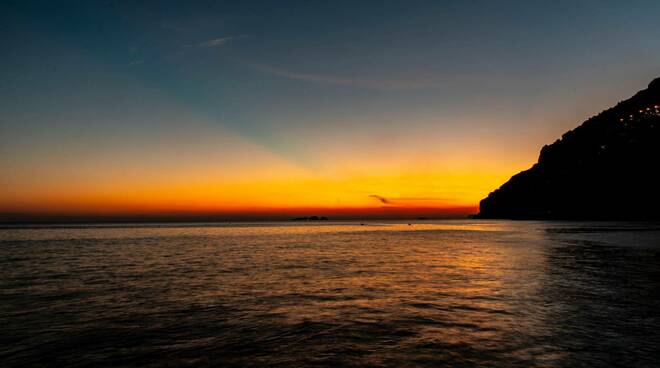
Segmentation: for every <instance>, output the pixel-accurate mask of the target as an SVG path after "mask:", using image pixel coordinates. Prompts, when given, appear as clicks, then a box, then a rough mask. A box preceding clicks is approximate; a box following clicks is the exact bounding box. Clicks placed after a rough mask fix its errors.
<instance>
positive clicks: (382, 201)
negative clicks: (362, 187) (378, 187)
mask: <svg viewBox="0 0 660 368" xmlns="http://www.w3.org/2000/svg"><path fill="white" fill-rule="evenodd" d="M369 197H371V198H376V199H377V200H379V201H380V203H382V204H392V203H391V202H390V201H389V200H388V199H387V198H385V197H381V196H379V195H376V194H372V195H370V196H369Z"/></svg>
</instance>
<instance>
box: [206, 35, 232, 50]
mask: <svg viewBox="0 0 660 368" xmlns="http://www.w3.org/2000/svg"><path fill="white" fill-rule="evenodd" d="M233 39H234V37H231V36H230V37H220V38H213V39H210V40H206V41H204V42H201V43H199V44H197V46H199V47H204V48H211V47H220V46H224V45H225V44H226V43H227V42H229V41H231V40H233Z"/></svg>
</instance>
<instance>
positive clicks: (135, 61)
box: [128, 60, 144, 66]
mask: <svg viewBox="0 0 660 368" xmlns="http://www.w3.org/2000/svg"><path fill="white" fill-rule="evenodd" d="M140 64H144V60H133V61H131V62H130V63H128V65H130V66H133V65H140Z"/></svg>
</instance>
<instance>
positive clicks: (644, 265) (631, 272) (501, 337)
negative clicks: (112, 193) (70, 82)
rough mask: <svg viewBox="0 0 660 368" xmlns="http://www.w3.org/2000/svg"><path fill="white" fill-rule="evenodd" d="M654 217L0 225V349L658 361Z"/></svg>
mask: <svg viewBox="0 0 660 368" xmlns="http://www.w3.org/2000/svg"><path fill="white" fill-rule="evenodd" d="M659 280H660V224H653V223H575V222H574V223H562V222H510V221H476V220H475V221H467V220H466V221H416V222H414V223H411V224H410V225H409V224H408V223H398V222H375V221H370V222H366V223H364V224H363V225H361V224H360V223H351V222H336V223H334V222H328V223H326V222H323V223H286V222H284V223H261V224H259V223H249V224H179V225H165V224H163V225H131V224H128V225H97V226H91V225H79V226H51V227H7V226H5V227H4V228H0V366H2V367H31V366H35V367H42V366H56V367H180V366H194V367H198V366H218V367H307V366H309V367H424V366H428V367H487V366H498V367H500V366H501V367H509V366H511V367H615V366H616V367H658V366H660V281H659Z"/></svg>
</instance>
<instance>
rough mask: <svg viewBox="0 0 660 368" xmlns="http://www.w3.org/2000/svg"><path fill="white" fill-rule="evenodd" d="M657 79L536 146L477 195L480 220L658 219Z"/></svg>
mask: <svg viewBox="0 0 660 368" xmlns="http://www.w3.org/2000/svg"><path fill="white" fill-rule="evenodd" d="M659 169H660V78H657V79H655V80H654V81H653V82H651V83H650V84H649V86H648V88H647V89H645V90H642V91H640V92H638V93H637V94H636V95H634V96H633V97H632V98H630V99H628V100H625V101H623V102H620V103H619V104H617V105H616V106H615V107H613V108H610V109H608V110H605V111H603V112H602V113H600V114H598V115H597V116H594V117H592V118H590V119H589V120H587V121H585V122H584V123H582V125H580V126H579V127H577V128H575V129H573V130H571V131H569V132H567V133H565V134H564V135H563V136H562V137H561V139H558V140H557V141H555V142H554V143H553V144H551V145H546V146H544V147H543V149H541V154H540V156H539V159H538V162H537V163H536V164H534V166H532V168H530V169H528V170H525V171H522V172H520V173H518V174H516V175H514V176H513V177H512V178H511V179H510V180H509V181H508V182H506V183H505V184H503V185H502V186H501V187H500V188H499V189H496V190H495V191H493V192H492V193H490V194H489V195H488V197H487V198H485V199H483V200H482V201H481V202H480V212H479V214H478V215H476V216H475V218H482V219H500V218H501V219H558V220H559V219H566V220H658V219H660V172H659V171H660V170H659Z"/></svg>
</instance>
